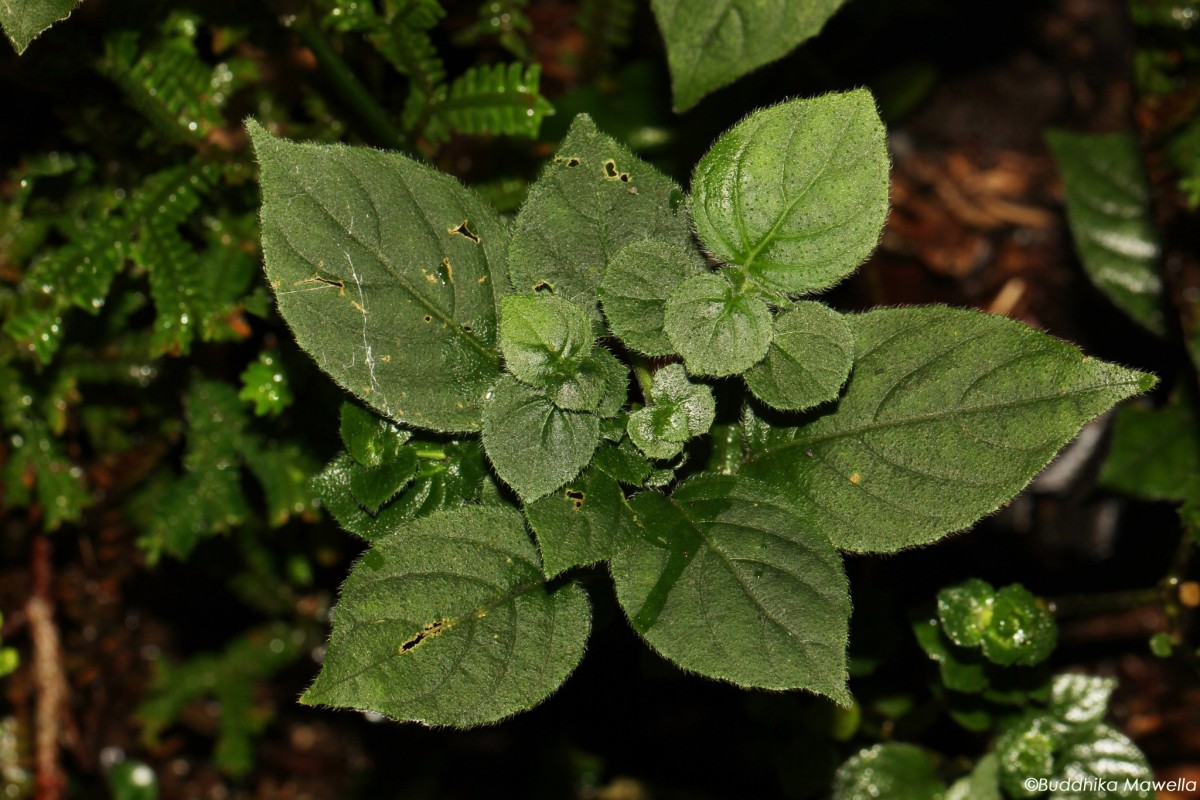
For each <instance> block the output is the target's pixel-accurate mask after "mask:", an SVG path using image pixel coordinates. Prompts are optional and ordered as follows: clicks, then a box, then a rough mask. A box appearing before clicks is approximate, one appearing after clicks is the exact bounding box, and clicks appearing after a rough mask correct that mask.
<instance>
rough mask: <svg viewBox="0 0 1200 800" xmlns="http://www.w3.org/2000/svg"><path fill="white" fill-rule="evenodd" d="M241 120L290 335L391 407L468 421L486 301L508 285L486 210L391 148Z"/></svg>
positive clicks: (430, 421) (442, 420)
mask: <svg viewBox="0 0 1200 800" xmlns="http://www.w3.org/2000/svg"><path fill="white" fill-rule="evenodd" d="M248 128H249V131H250V136H251V138H252V139H253V141H254V149H255V153H256V154H257V156H258V160H259V163H260V164H261V166H262V184H263V206H262V239H263V255H264V258H265V261H266V269H267V277H268V278H269V279H270V281H271V286H272V287H273V288H274V289H275V296H276V298H277V299H278V301H279V312H280V313H281V314H282V315H283V317H284V319H286V320H287V322H288V324H289V325H290V326H291V327H292V330H293V332H294V333H295V335H296V341H297V342H299V343H300V346H301V347H303V348H304V349H305V350H306V351H307V352H308V353H309V355H311V356H312V357H313V358H314V359H316V361H317V363H318V364H319V365H320V366H321V368H322V369H323V370H325V371H326V372H327V373H329V374H330V375H331V376H332V377H333V378H334V380H336V381H337V382H338V383H340V384H341V385H342V386H344V387H346V389H348V390H349V391H351V392H353V393H354V394H356V395H357V396H358V397H360V398H362V399H363V400H364V401H365V402H366V403H368V404H369V405H371V406H372V407H373V408H375V409H376V410H378V411H380V412H381V413H383V414H385V415H387V416H389V417H391V418H392V419H395V420H397V421H399V422H403V423H406V424H410V425H415V426H418V427H423V428H431V429H433V430H439V431H474V430H478V429H479V424H480V414H481V411H482V407H483V402H484V395H485V394H487V391H488V389H489V388H490V387H491V385H492V384H493V383H495V382H496V379H497V377H499V374H500V367H499V356H498V355H497V353H496V304H497V302H498V300H499V298H500V296H502V295H504V294H507V292H508V282H507V267H506V261H505V256H506V252H507V245H508V234H507V231H506V229H505V226H504V224H503V223H502V222H501V220H500V218H499V216H498V215H497V214H496V212H495V211H493V210H492V209H491V208H489V207H488V206H487V205H486V204H485V203H484V202H483V201H482V200H480V199H479V198H478V197H476V196H475V194H474V193H472V192H470V191H469V190H467V189H465V188H464V187H463V186H462V185H461V184H459V183H458V182H457V181H456V180H454V179H453V178H451V177H449V176H447V175H442V174H440V173H438V172H436V171H434V170H433V169H431V168H430V167H427V166H425V165H423V164H419V163H417V162H416V161H413V160H412V159H409V158H406V157H404V156H402V155H399V154H397V153H383V152H380V151H378V150H370V149H367V148H351V147H345V146H341V145H317V144H296V143H294V142H288V141H285V140H282V139H276V138H274V137H272V136H271V135H269V134H268V133H267V132H266V130H264V129H263V128H262V126H260V125H258V124H257V123H255V122H251V123H250V124H249V126H248Z"/></svg>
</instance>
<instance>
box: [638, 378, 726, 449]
mask: <svg viewBox="0 0 1200 800" xmlns="http://www.w3.org/2000/svg"><path fill="white" fill-rule="evenodd" d="M715 415H716V401H715V400H713V393H712V389H710V388H709V387H707V386H705V385H704V384H699V383H692V382H691V381H689V380H688V378H687V373H686V372H684V370H683V367H681V366H679V365H678V364H669V365H667V366H665V367H663V368H662V369H660V370H658V371H657V372H655V373H654V380H653V384H652V385H651V389H650V397H649V398H647V405H646V407H645V408H641V409H638V410H637V411H635V412H633V413H632V414H630V415H629V424H628V431H629V438H630V439H631V440H632V441H633V443H634V444H636V445H637V446H638V448H639V449H640V450H641V451H642V452H643V453H645V454H646V455H647V456H648V457H650V458H658V459H663V458H674V457H675V456H676V455H678V454H679V452H680V451H681V450H682V449H683V443H684V442H686V441H687V440H688V439H691V438H693V437H695V436H701V435H703V434H705V433H707V432H708V429H709V428H710V427H711V426H712V423H713V417H714V416H715Z"/></svg>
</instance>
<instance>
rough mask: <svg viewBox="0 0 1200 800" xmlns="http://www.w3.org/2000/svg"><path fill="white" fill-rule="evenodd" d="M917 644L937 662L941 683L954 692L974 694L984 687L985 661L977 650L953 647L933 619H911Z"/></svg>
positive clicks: (985, 682) (985, 679) (985, 681)
mask: <svg viewBox="0 0 1200 800" xmlns="http://www.w3.org/2000/svg"><path fill="white" fill-rule="evenodd" d="M913 633H914V634H915V635H916V637H917V644H919V645H920V646H921V649H922V650H924V651H925V655H927V656H929V657H930V658H931V659H933V660H934V661H935V662H937V665H938V673H939V675H940V677H941V679H942V684H943V685H944V686H945V687H946V688H947V689H951V690H953V691H955V692H965V693H967V694H978V693H979V692H982V691H984V690H985V689H987V688H988V685H989V683H990V681H989V680H988V671H987V664H986V662H984V660H983V659H982V658H981V657H980V656H979V654H978V653H977V652H974V651H971V650H964V649H963V648H961V647H955V645H954V643H953V642H951V641H950V640H949V638H947V637H946V635H945V633H944V631H943V630H942V628H941V626H940V625H938V622H937V620H936V619H917V620H915V621H914V622H913Z"/></svg>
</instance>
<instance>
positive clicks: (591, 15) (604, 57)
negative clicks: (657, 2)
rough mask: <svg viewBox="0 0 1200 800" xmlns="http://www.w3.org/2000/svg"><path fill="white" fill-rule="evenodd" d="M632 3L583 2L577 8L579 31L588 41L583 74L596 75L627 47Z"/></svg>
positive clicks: (617, 0) (633, 11) (618, 0)
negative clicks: (595, 73) (594, 73)
mask: <svg viewBox="0 0 1200 800" xmlns="http://www.w3.org/2000/svg"><path fill="white" fill-rule="evenodd" d="M636 13H637V4H636V3H635V2H634V0H583V3H582V4H581V5H580V8H579V30H580V32H581V33H582V34H583V37H584V39H585V40H586V41H587V48H586V50H585V53H584V71H585V72H588V73H593V72H597V71H600V70H603V69H605V68H606V67H608V65H609V64H611V63H612V60H613V53H614V52H615V51H616V50H620V49H621V48H623V47H627V46H629V38H630V37H629V34H630V31H631V29H632V28H633V16H634V14H636Z"/></svg>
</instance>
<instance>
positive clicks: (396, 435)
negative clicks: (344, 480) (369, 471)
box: [340, 403, 412, 467]
mask: <svg viewBox="0 0 1200 800" xmlns="http://www.w3.org/2000/svg"><path fill="white" fill-rule="evenodd" d="M340 431H341V434H342V444H344V445H346V452H348V453H349V454H350V455H351V456H352V457H353V458H354V460H355V461H357V462H358V463H359V464H362V465H363V466H364V467H378V466H379V465H380V464H383V463H384V462H385V461H391V460H392V459H394V458H395V457H396V455H397V454H398V453H399V452H400V448H401V447H402V446H403V445H404V443H405V442H407V441H408V440H409V439H411V438H412V433H410V432H409V431H406V430H402V429H401V428H399V427H398V426H397V425H396V423H394V422H392V421H391V420H388V419H384V418H383V417H380V416H378V415H377V414H375V413H373V412H371V411H368V410H366V409H365V408H362V407H361V406H359V405H357V404H355V403H343V404H342V423H341V428H340Z"/></svg>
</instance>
